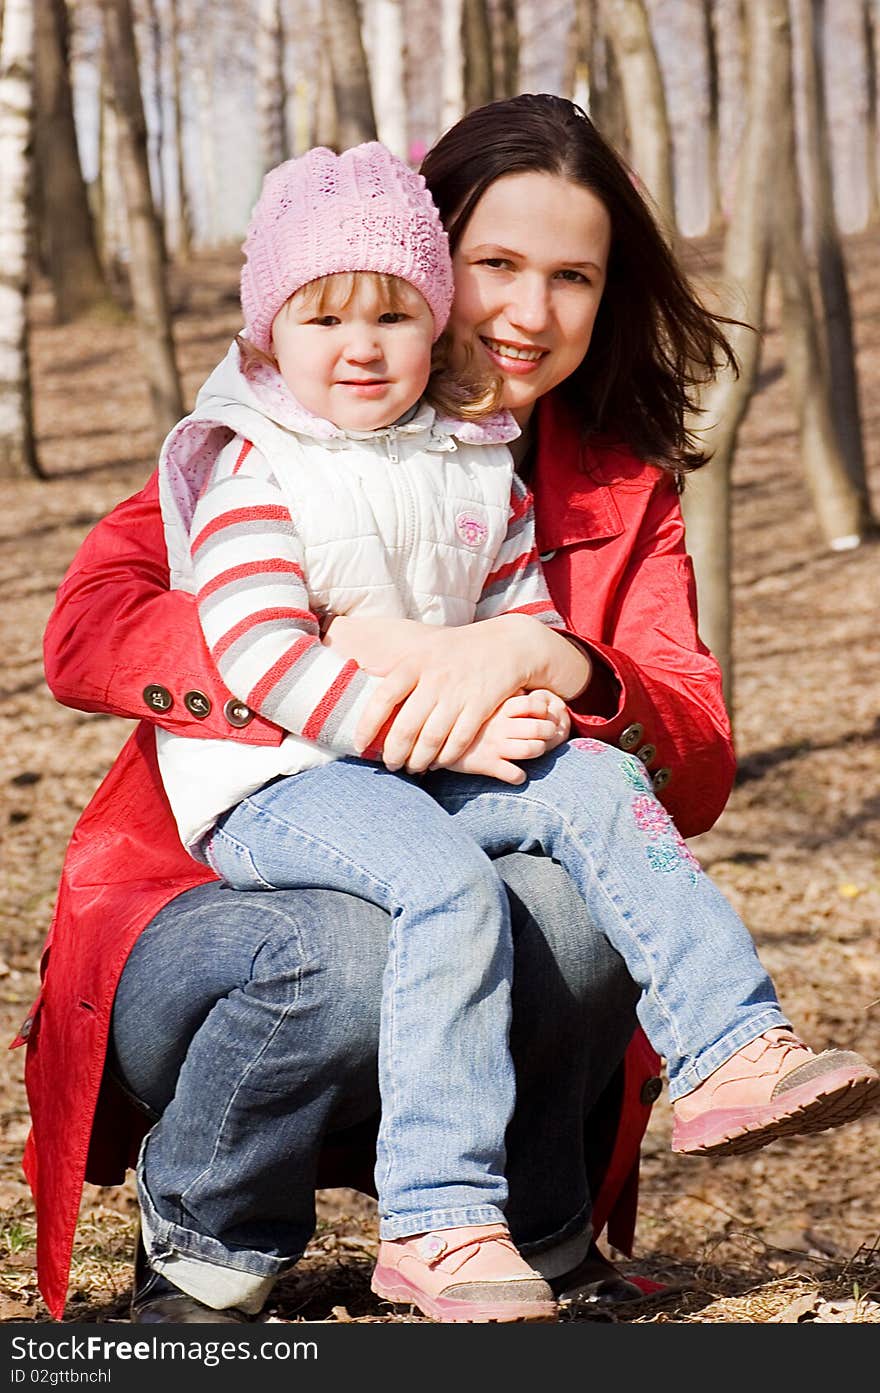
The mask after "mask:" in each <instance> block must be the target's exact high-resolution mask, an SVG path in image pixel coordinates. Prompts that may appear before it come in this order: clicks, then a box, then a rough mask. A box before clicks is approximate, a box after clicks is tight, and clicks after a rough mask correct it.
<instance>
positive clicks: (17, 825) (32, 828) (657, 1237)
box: [0, 233, 880, 1323]
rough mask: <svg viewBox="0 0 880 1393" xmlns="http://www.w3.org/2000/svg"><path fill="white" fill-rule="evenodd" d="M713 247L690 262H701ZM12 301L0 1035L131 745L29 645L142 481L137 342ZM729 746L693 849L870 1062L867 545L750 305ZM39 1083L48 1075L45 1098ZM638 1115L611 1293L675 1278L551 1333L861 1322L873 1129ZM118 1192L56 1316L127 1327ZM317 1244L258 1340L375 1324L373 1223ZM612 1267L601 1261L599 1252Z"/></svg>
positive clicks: (99, 1194)
mask: <svg viewBox="0 0 880 1393" xmlns="http://www.w3.org/2000/svg"><path fill="white" fill-rule="evenodd" d="M716 250H717V249H716V248H713V247H712V246H709V245H707V246H706V247H704V248H702V249H700V248H694V249H692V254H693V255H694V256H695V257H696V256H705V257H707V258H708V261H707V263H706V264H707V267H711V262H712V258H713V256H714V253H715V251H716ZM878 250H880V246H878V237H877V234H876V233H873V234H861V235H859V236H856V237H851V238H849V239H848V240H847V257H848V262H849V267H850V273H851V287H852V295H853V302H854V308H855V318H856V333H857V340H858V351H859V369H860V374H861V386H862V399H863V410H864V418H865V433H866V443H867V449H868V455H869V464H870V471H871V483H872V492H873V506H874V511H875V514H877V515H878V516H880V276H878V275H877V266H878ZM237 265H238V255H237V252H236V251H235V250H234V249H233V250H229V251H226V252H222V253H216V254H212V255H210V256H203V257H201V258H200V259H199V260H198V261H197V262H196V263H194V264H193V265H192V266H191V267H190V268H188V269H185V270H184V269H182V268H179V267H178V268H175V271H174V276H173V283H174V295H175V303H174V309H175V324H176V329H175V332H176V340H177V347H178V353H179V358H180V361H181V364H182V369H183V372H184V377H185V382H184V393H185V399H186V400H187V401H188V402H191V401H192V400H193V398H194V395H195V391H196V389H197V387H198V385H199V383H200V382H201V381H202V380H203V379H204V377H205V376H206V375H207V372H208V371H209V370H210V368H211V367H212V365H213V364H214V362H215V361H217V359H218V358H219V357H220V356H221V355H222V353H223V351H224V349H225V347H226V344H227V342H228V340H229V338H230V337H231V335H232V333H234V332H235V330H236V328H237V327H238V312H237V275H236V268H237ZM50 310H51V305H50V302H49V298H48V295H47V294H46V292H45V290H44V289H43V288H40V287H38V289H37V292H36V294H35V296H34V303H33V328H34V332H33V376H34V391H35V404H36V405H35V409H36V429H37V435H38V440H39V448H40V455H41V459H42V463H43V468H44V470H45V473H46V475H47V477H46V478H45V480H42V481H39V480H26V481H22V482H17V483H13V484H7V485H5V487H4V504H3V516H2V519H0V577H2V585H3V592H2V593H3V606H2V630H0V643H2V650H3V653H4V659H5V661H4V672H5V677H4V680H3V686H2V690H0V722H2V741H0V760H2V772H0V779H2V787H3V812H2V826H0V837H2V871H0V935H2V937H0V943H2V948H0V1039H10V1038H11V1037H12V1035H13V1034H14V1031H15V1028H16V1027H17V1025H18V1024H19V1022H20V1020H21V1019H22V1018H23V1017H24V1015H25V1013H26V1011H27V1007H28V1005H29V1003H30V1001H31V1000H32V998H33V996H34V995H35V992H36V986H37V972H36V967H37V961H38V956H39V950H40V944H41V941H42V939H43V936H44V934H45V932H46V928H47V926H48V922H49V918H50V915H51V910H52V904H53V898H54V894H55V888H56V883H57V878H58V874H59V869H60V866H61V860H62V855H63V851H64V846H65V843H66V841H67V839H68V837H69V834H70V832H71V829H72V827H73V824H74V821H75V819H76V817H77V814H78V813H79V811H80V809H81V808H82V807H83V805H84V804H85V802H86V801H87V799H88V798H89V796H90V795H91V793H92V791H93V790H94V789H95V787H96V786H97V784H98V782H99V781H100V779H101V778H102V777H103V775H104V773H105V772H106V770H107V768H108V766H109V764H110V762H111V760H112V759H113V756H114V754H115V753H116V751H117V750H118V749H119V747H120V745H121V743H122V741H123V739H124V738H125V736H126V735H127V733H128V730H129V729H130V724H129V723H128V722H124V721H120V720H116V719H111V718H109V717H100V716H89V715H83V714H81V713H79V712H76V711H69V710H65V709H62V708H61V707H59V706H57V705H56V704H55V703H54V701H53V700H52V698H51V696H50V695H49V692H48V690H47V688H46V685H45V682H44V680H43V671H42V663H41V648H40V640H41V633H42V630H43V627H44V624H45V621H46V618H47V616H48V614H49V610H50V607H51V605H52V601H53V596H54V593H55V589H56V587H57V585H58V583H59V581H60V579H61V577H62V575H63V573H64V571H65V569H66V567H67V565H68V564H69V562H70V560H71V559H72V557H73V555H74V552H75V551H76V548H77V546H78V545H79V543H80V542H81V541H82V539H83V537H84V536H85V534H86V532H87V531H88V530H89V528H90V527H91V526H92V525H93V524H94V523H95V522H96V521H97V520H98V519H99V518H100V517H101V516H102V515H103V514H104V513H105V512H106V511H107V510H108V509H109V508H111V507H112V506H113V504H114V503H116V502H117V501H118V500H120V499H122V498H123V497H126V496H127V495H128V494H130V493H132V492H134V491H135V490H136V489H138V488H139V487H140V485H141V484H142V483H143V481H144V480H145V479H146V477H147V475H148V474H149V473H150V471H151V470H152V468H153V464H154V448H155V447H154V442H153V440H152V438H151V432H150V429H149V424H148V414H147V402H146V395H145V392H144V390H143V387H142V385H141V382H140V379H139V373H138V370H137V361H138V360H137V342H136V335H135V332H134V330H133V328H132V327H131V325H130V324H128V323H126V322H107V321H98V322H96V321H91V320H86V321H82V322H80V323H77V324H76V325H73V326H67V327H54V326H53V325H52V324H51V317H50ZM734 532H735V606H736V629H735V662H736V695H735V725H736V735H737V746H738V752H739V760H740V767H739V775H738V780H737V784H736V788H735V790H734V792H733V795H732V797H731V799H730V802H729V805H728V807H727V809H726V811H725V812H724V814H723V816H722V817H721V819H720V821H719V822H718V824H717V825H716V827H715V828H714V829H713V830H712V831H711V832H709V833H707V834H706V835H705V836H702V837H699V838H695V839H694V840H693V842H692V844H691V845H692V847H693V850H694V851H695V852H696V853H697V855H698V856H699V857H700V859H701V861H702V863H703V865H704V866H705V867H706V869H707V870H708V871H710V872H711V874H712V875H713V876H714V878H715V879H716V881H717V882H718V884H719V885H720V886H721V888H722V889H723V890H724V891H725V893H726V894H727V895H728V896H729V898H730V899H731V900H732V901H733V903H734V904H735V906H736V908H737V909H738V910H739V911H740V912H741V913H742V914H743V916H744V917H745V919H746V921H747V922H748V924H749V925H750V927H751V929H752V931H753V933H754V936H755V938H756V941H757V943H758V946H759V950H760V952H761V954H762V957H763V959H764V961H765V963H766V964H767V965H768V967H769V969H770V971H771V972H772V974H773V976H774V978H775V980H776V983H777V985H778V988H779V991H780V995H781V998H782V1001H783V1003H784V1004H785V1005H786V1006H787V1009H788V1011H789V1012H790V1014H791V1015H792V1018H793V1019H794V1021H795V1023H796V1025H797V1026H798V1027H799V1028H800V1029H801V1030H802V1031H803V1032H804V1033H805V1035H806V1037H807V1038H808V1039H809V1041H810V1042H811V1043H812V1044H813V1045H814V1047H816V1048H821V1047H824V1046H826V1045H828V1044H830V1043H832V1042H833V1043H835V1044H837V1045H839V1046H843V1047H853V1048H856V1049H858V1050H860V1051H861V1052H863V1053H864V1054H865V1055H867V1056H868V1057H869V1058H871V1059H873V1060H874V1061H877V1060H880V951H878V950H880V639H878V624H877V615H878V601H880V565H878V561H880V549H878V545H877V543H876V542H874V543H871V544H866V545H864V546H862V547H860V548H859V549H857V550H855V551H851V552H847V553H841V554H832V553H830V552H829V551H827V550H826V549H825V548H824V546H823V544H822V541H821V538H820V535H819V532H818V528H817V525H816V521H815V516H814V513H813V510H812V508H811V504H810V499H809V496H808V493H807V491H806V488H805V485H804V481H803V478H802V474H801V470H800V468H799V461H798V446H797V438H796V432H795V421H794V417H793V412H792V408H791V403H790V399H789V393H788V389H787V385H786V382H785V379H784V374H783V370H782V361H781V336H780V333H779V329H778V307H777V306H775V305H773V306H771V315H770V325H769V329H768V332H767V336H766V345H765V351H764V358H763V368H762V373H761V379H760V386H759V391H758V393H757V395H756V397H755V399H754V401H753V403H752V406H751V409H750V413H749V416H748V419H747V422H746V425H745V428H744V430H743V433H742V437H741V447H740V450H739V453H738V456H737V460H736V467H735V478H734ZM2 1058H3V1060H4V1065H3V1070H2V1079H0V1322H3V1321H28V1320H33V1321H38V1322H39V1321H46V1320H48V1319H49V1317H48V1313H47V1311H46V1308H45V1306H44V1305H43V1303H42V1301H41V1298H40V1296H39V1293H38V1291H37V1287H36V1281H35V1274H34V1221H33V1210H32V1205H31V1201H30V1195H29V1191H28V1189H27V1187H26V1185H25V1183H24V1181H23V1179H22V1175H21V1169H20V1157H21V1151H22V1146H23V1144H24V1140H25V1135H26V1132H27V1125H28V1123H27V1104H26V1099H25V1092H24V1087H23V1083H22V1072H23V1063H24V1060H23V1051H18V1052H15V1053H11V1054H10V1053H7V1052H4V1054H3V1055H2ZM59 1086H61V1081H60V1082H59ZM669 1134H670V1111H669V1106H668V1100H667V1099H666V1097H665V1094H664V1097H663V1098H662V1099H661V1101H660V1102H659V1103H658V1104H657V1105H656V1107H655V1108H654V1111H653V1116H652V1119H651V1123H650V1126H649V1130H648V1134H647V1137H646V1141H645V1146H644V1152H643V1156H644V1161H643V1167H642V1181H641V1204H640V1219H639V1225H638V1231H637V1235H636V1244H635V1251H634V1254H633V1257H632V1258H631V1259H622V1260H621V1263H622V1267H623V1269H624V1270H625V1271H627V1272H632V1273H635V1274H639V1275H641V1276H644V1277H648V1278H652V1279H654V1280H656V1281H658V1282H664V1283H668V1284H669V1288H670V1289H669V1291H668V1292H667V1293H666V1294H665V1295H663V1296H661V1297H659V1298H654V1299H653V1300H650V1301H646V1302H644V1303H639V1304H638V1305H636V1306H634V1307H630V1308H626V1309H625V1310H624V1309H621V1308H618V1310H617V1311H616V1313H614V1314H609V1313H602V1312H600V1311H598V1310H595V1309H593V1310H592V1311H591V1310H590V1309H589V1308H587V1309H585V1310H582V1311H580V1312H573V1313H570V1314H568V1315H567V1316H566V1319H567V1320H576V1321H587V1320H595V1319H606V1320H608V1319H617V1320H620V1321H633V1322H691V1323H692V1322H727V1323H732V1322H748V1323H764V1322H776V1321H779V1322H783V1323H784V1322H794V1321H804V1322H807V1321H815V1322H831V1321H841V1322H853V1323H862V1322H875V1321H876V1322H880V1184H878V1180H880V1174H878V1142H880V1119H878V1117H877V1116H874V1117H870V1118H866V1119H864V1120H862V1121H860V1122H856V1123H853V1124H851V1125H850V1126H849V1127H846V1128H844V1129H842V1130H840V1131H836V1132H831V1133H824V1134H822V1135H819V1136H816V1137H812V1138H799V1139H792V1140H790V1141H784V1142H781V1143H778V1144H777V1145H776V1146H774V1147H772V1148H770V1149H768V1150H766V1151H762V1152H760V1153H757V1155H752V1156H746V1157H742V1158H734V1159H730V1160H725V1161H711V1160H694V1159H686V1158H680V1157H676V1156H673V1155H672V1154H671V1152H670V1151H669ZM134 1213H135V1210H134V1201H133V1191H132V1187H131V1177H129V1180H128V1182H127V1184H126V1185H125V1186H124V1187H121V1188H119V1189H96V1188H94V1187H87V1189H86V1194H85V1196H84V1199H83V1204H82V1212H81V1221H80V1226H79V1230H78V1236H77V1243H76V1249H75V1255H74V1264H73V1273H72V1281H71V1287H70V1292H71V1297H70V1302H69V1305H68V1308H67V1313H66V1317H65V1319H67V1320H71V1321H120V1320H121V1321H124V1320H125V1319H126V1318H127V1300H128V1295H129V1291H130V1283H131V1248H132V1235H133V1231H134ZM319 1214H320V1219H319V1225H318V1229H317V1232H316V1234H315V1237H314V1239H313V1241H312V1244H311V1246H310V1248H309V1250H308V1252H307V1254H306V1256H305V1258H304V1259H303V1261H302V1262H301V1263H300V1264H299V1266H298V1267H297V1268H296V1270H295V1271H294V1272H293V1273H292V1274H290V1276H289V1277H288V1278H287V1279H286V1280H285V1281H284V1282H283V1283H282V1284H281V1285H280V1286H279V1287H278V1288H277V1289H276V1294H275V1297H274V1299H273V1302H272V1305H271V1308H270V1310H269V1312H268V1318H269V1319H273V1320H279V1319H280V1320H284V1321H290V1320H303V1319H305V1320H313V1321H314V1320H319V1321H336V1320H340V1321H377V1320H383V1321H394V1320H398V1321H400V1320H407V1321H410V1320H415V1319H417V1317H414V1316H410V1315H401V1314H400V1313H399V1312H398V1313H392V1312H391V1311H390V1309H389V1308H388V1307H387V1306H384V1305H382V1304H380V1303H379V1302H378V1301H377V1300H376V1299H375V1298H373V1297H372V1296H371V1295H370V1291H369V1275H370V1271H371V1264H372V1259H373V1256H374V1253H375V1243H376V1223H375V1206H374V1205H373V1203H372V1202H371V1201H368V1200H366V1199H365V1198H364V1197H363V1196H360V1195H358V1194H356V1193H354V1192H351V1191H332V1192H324V1193H322V1195H321V1196H320V1206H319ZM611 1256H613V1257H615V1258H618V1257H620V1255H617V1254H615V1253H614V1252H613V1250H612V1252H611Z"/></svg>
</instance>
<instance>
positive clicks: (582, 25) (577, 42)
mask: <svg viewBox="0 0 880 1393" xmlns="http://www.w3.org/2000/svg"><path fill="white" fill-rule="evenodd" d="M592 8H593V7H592V5H591V3H590V0H574V4H573V6H572V12H571V28H570V29H569V32H568V43H567V45H566V49H565V64H564V66H563V70H562V95H563V96H564V97H568V98H569V100H570V101H573V102H577V103H578V105H579V106H583V107H584V109H585V110H587V109H589V107H590V100H591V94H592V86H593V63H592V55H593V13H592Z"/></svg>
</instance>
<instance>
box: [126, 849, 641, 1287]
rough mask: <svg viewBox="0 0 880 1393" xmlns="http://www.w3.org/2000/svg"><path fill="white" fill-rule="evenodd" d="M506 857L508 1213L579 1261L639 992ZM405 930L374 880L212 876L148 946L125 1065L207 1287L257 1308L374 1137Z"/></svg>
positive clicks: (130, 981)
mask: <svg viewBox="0 0 880 1393" xmlns="http://www.w3.org/2000/svg"><path fill="white" fill-rule="evenodd" d="M495 869H496V870H497V871H498V873H499V875H501V876H502V878H503V880H504V883H505V888H506V892H507V897H508V902H509V905H510V920H511V928H512V934H513V958H514V967H513V990H512V1018H513V1019H512V1025H511V1033H510V1049H511V1054H512V1056H513V1061H514V1067H515V1071H516V1106H515V1109H514V1114H513V1118H512V1119H511V1122H510V1125H509V1126H508V1129H507V1138H506V1141H507V1182H508V1187H509V1199H508V1203H507V1211H506V1217H507V1221H508V1224H509V1225H510V1231H511V1233H512V1235H513V1238H514V1241H515V1242H516V1243H517V1245H518V1247H519V1248H520V1249H521V1251H523V1252H524V1253H527V1254H528V1255H529V1256H530V1257H532V1258H533V1259H534V1260H535V1261H538V1260H539V1255H540V1261H542V1262H545V1263H550V1261H551V1259H552V1261H553V1263H554V1264H556V1265H555V1266H554V1269H553V1270H554V1272H555V1273H556V1274H560V1273H561V1272H563V1271H568V1270H569V1269H570V1268H572V1267H574V1266H576V1264H577V1263H578V1262H579V1261H580V1259H581V1257H583V1255H584V1253H585V1252H586V1248H587V1244H588V1241H589V1236H590V1232H591V1227H590V1213H591V1195H590V1188H589V1182H588V1177H589V1175H590V1174H593V1173H596V1174H601V1173H602V1172H603V1170H604V1168H605V1165H606V1164H607V1160H608V1155H609V1149H610V1145H611V1142H612V1140H613V1135H614V1127H615V1123H616V1118H617V1115H618V1108H619V1086H620V1079H621V1073H622V1071H621V1068H620V1065H621V1061H622V1059H623V1055H624V1052H625V1050H626V1047H627V1045H628V1043H629V1040H630V1038H631V1036H632V1032H633V1030H634V1029H635V1025H636V1017H635V1003H636V999H637V990H636V987H635V985H634V983H633V982H632V980H631V978H630V977H629V976H628V974H627V972H626V969H625V968H624V965H623V962H622V960H621V958H620V957H619V955H618V954H617V953H616V952H615V951H614V949H613V948H611V947H610V945H609V944H608V942H607V940H606V939H605V937H604V935H603V934H601V933H600V932H599V931H598V929H597V928H596V927H595V926H594V925H593V924H592V923H591V922H590V919H589V916H588V915H587V913H586V910H585V908H584V906H583V903H582V901H581V899H580V896H579V895H578V893H577V891H576V890H575V888H574V886H573V885H572V883H571V881H570V880H569V878H568V877H567V876H566V874H565V873H564V871H562V870H561V868H560V867H559V866H557V865H555V864H554V863H553V862H552V861H550V860H548V859H547V858H546V857H542V856H523V855H513V856H506V857H503V858H501V859H500V860H499V861H497V862H496V863H495ZM388 931H389V916H388V915H387V914H386V913H385V912H384V911H383V910H380V909H378V908H377V907H376V906H374V905H372V904H369V903H367V902H366V901H365V900H363V899H359V898H357V897H356V896H354V895H346V894H341V893H339V892H338V891H335V890H310V889H303V890H277V891H265V892H262V891H255V892H253V893H242V892H240V891H237V890H230V889H227V887H226V886H224V885H221V884H218V883H217V882H214V883H212V884H209V885H200V886H198V887H197V888H195V889H193V890H188V891H186V893H185V894H182V895H179V896H177V898H176V899H174V900H171V901H170V903H168V904H167V905H166V906H165V907H164V909H162V910H161V911H160V912H159V913H158V914H157V915H156V917H155V918H154V919H153V920H152V922H151V923H150V924H148V925H147V927H146V928H145V929H144V931H143V933H142V934H141V936H140V937H139V939H138V940H137V942H136V943H135V945H134V948H133V949H132V951H131V953H130V954H129V957H128V961H127V962H126V964H125V968H124V971H123V973H122V977H121V979H120V982H119V986H118V989H117V992H116V998H115V1001H114V1006H113V1027H112V1044H111V1058H110V1064H111V1068H112V1070H113V1072H114V1073H115V1074H116V1076H117V1078H118V1079H119V1080H120V1081H121V1082H122V1084H123V1086H124V1087H125V1088H126V1089H127V1091H128V1092H129V1093H130V1094H131V1095H133V1097H134V1098H135V1099H136V1100H137V1101H138V1102H139V1103H140V1104H141V1105H142V1106H143V1108H144V1109H145V1110H146V1111H147V1112H148V1113H149V1114H150V1115H151V1118H152V1121H153V1122H154V1124H155V1125H154V1126H153V1127H152V1129H151V1131H150V1132H149V1134H148V1136H147V1137H146V1139H145V1142H144V1146H143V1148H142V1151H141V1156H140V1163H139V1166H138V1197H139V1200H140V1205H141V1210H142V1214H143V1219H144V1237H145V1242H146V1244H147V1248H148V1251H149V1254H150V1258H151V1260H152V1261H153V1262H154V1264H155V1265H156V1266H158V1267H159V1268H160V1270H165V1271H166V1275H168V1276H170V1277H171V1278H172V1280H173V1281H175V1282H176V1284H177V1285H178V1286H180V1287H182V1288H183V1290H185V1291H188V1292H189V1293H190V1295H192V1296H195V1297H196V1298H197V1299H198V1300H202V1301H206V1302H207V1303H208V1304H209V1305H216V1306H224V1305H226V1306H236V1305H247V1308H248V1309H251V1310H256V1309H259V1307H260V1305H261V1304H262V1302H263V1301H264V1300H265V1297H266V1294H267V1291H268V1290H269V1289H270V1288H271V1285H272V1281H273V1280H274V1279H275V1278H276V1277H277V1276H278V1275H279V1274H281V1273H283V1272H286V1271H287V1270H288V1269H289V1268H291V1267H293V1266H294V1264H295V1263H296V1261H297V1260H298V1258H299V1257H300V1256H301V1255H302V1253H303V1251H304V1250H305V1247H306V1245H307V1243H308V1241H309V1239H310V1238H311V1236H312V1233H313V1231H314V1227H315V1186H316V1184H317V1183H318V1179H319V1177H318V1159H319V1153H320V1152H321V1151H322V1150H323V1151H324V1154H325V1157H326V1155H327V1154H330V1155H333V1154H334V1153H335V1152H336V1150H337V1149H339V1150H340V1151H341V1150H343V1149H344V1150H345V1151H346V1152H347V1153H350V1151H351V1148H352V1147H353V1146H354V1147H355V1149H356V1150H357V1151H358V1152H360V1153H364V1154H369V1152H370V1149H371V1146H372V1142H373V1139H374V1136H375V1130H376V1123H377V1118H378V1113H379V1090H378V1079H377V1054H378V1042H379V1020H380V1014H381V1010H380V1004H381V996H382V977H383V973H384V969H385V964H386V959H387V955H388ZM646 1106H647V1105H646ZM342 1182H343V1183H345V1184H352V1183H355V1182H354V1181H353V1179H352V1176H351V1174H350V1171H346V1173H345V1175H344V1176H343V1177H342ZM323 1183H324V1184H332V1183H334V1179H333V1176H332V1175H327V1174H326V1173H325V1174H324V1176H323ZM335 1183H340V1182H339V1181H336V1182H335ZM559 1258H563V1259H564V1261H563V1265H562V1266H559V1265H558V1262H559Z"/></svg>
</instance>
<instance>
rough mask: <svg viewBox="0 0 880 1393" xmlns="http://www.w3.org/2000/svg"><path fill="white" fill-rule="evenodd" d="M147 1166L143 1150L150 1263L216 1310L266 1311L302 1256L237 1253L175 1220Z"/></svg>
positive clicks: (140, 1184)
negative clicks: (158, 1199)
mask: <svg viewBox="0 0 880 1393" xmlns="http://www.w3.org/2000/svg"><path fill="white" fill-rule="evenodd" d="M142 1166H143V1150H142V1151H141V1159H140V1160H139V1161H138V1168H137V1194H138V1203H139V1205H140V1211H141V1233H142V1236H143V1243H144V1248H145V1249H146V1253H147V1257H148V1259H149V1262H150V1266H151V1267H152V1268H154V1269H155V1271H156V1272H159V1273H161V1274H162V1275H163V1276H164V1277H167V1278H168V1280H169V1282H173V1283H174V1285H175V1286H176V1287H179V1288H180V1290H181V1291H184V1292H186V1294H187V1296H192V1297H193V1298H194V1299H195V1300H196V1301H201V1302H203V1303H204V1305H206V1306H210V1307H211V1308H212V1310H215V1311H222V1310H226V1309H227V1308H228V1307H230V1306H235V1307H238V1308H239V1309H240V1310H242V1311H245V1312H247V1313H248V1314H249V1315H254V1314H256V1313H257V1312H258V1311H260V1310H261V1309H262V1307H263V1306H264V1304H265V1302H266V1300H267V1298H268V1296H269V1293H270V1292H271V1290H272V1288H273V1286H274V1285H275V1282H276V1280H277V1279H278V1277H280V1276H281V1274H282V1273H283V1272H286V1271H288V1270H289V1269H290V1268H291V1267H293V1266H294V1264H295V1263H296V1262H297V1261H298V1260H299V1258H300V1257H302V1254H301V1253H297V1254H296V1256H295V1257H290V1258H279V1257H274V1256H272V1255H270V1254H268V1253H259V1252H256V1251H254V1250H253V1249H239V1250H237V1251H236V1252H234V1253H232V1252H230V1251H229V1249H228V1248H225V1247H224V1246H223V1244H222V1243H219V1242H218V1241H217V1239H216V1238H209V1237H208V1236H207V1234H203V1233H196V1232H194V1231H193V1230H192V1229H185V1228H182V1227H181V1225H180V1224H172V1223H169V1222H168V1220H167V1219H163V1218H162V1216H161V1215H160V1214H159V1213H158V1211H157V1210H156V1207H155V1205H154V1204H153V1201H152V1200H151V1198H150V1195H149V1192H148V1190H147V1187H146V1184H145V1182H144V1178H143V1169H142Z"/></svg>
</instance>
